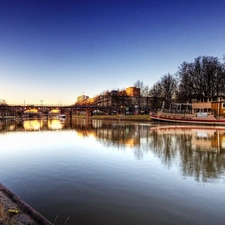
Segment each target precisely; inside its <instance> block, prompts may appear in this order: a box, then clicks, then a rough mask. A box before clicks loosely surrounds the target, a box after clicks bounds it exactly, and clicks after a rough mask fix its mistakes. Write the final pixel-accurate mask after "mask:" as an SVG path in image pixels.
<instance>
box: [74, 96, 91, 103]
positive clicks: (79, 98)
mask: <svg viewBox="0 0 225 225" xmlns="http://www.w3.org/2000/svg"><path fill="white" fill-rule="evenodd" d="M88 98H89V96H86V95H80V96H78V97H77V102H82V101H85V100H87V99H88Z"/></svg>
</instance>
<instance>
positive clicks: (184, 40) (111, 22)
mask: <svg viewBox="0 0 225 225" xmlns="http://www.w3.org/2000/svg"><path fill="white" fill-rule="evenodd" d="M224 6H225V3H224V2H222V1H213V2H212V1H197V2H196V1H192V0H191V1H188V2H186V1H178V0H172V1H165V0H164V1H163V0H161V1H146V0H143V1H133V0H130V1H128V0H122V1H117V0H114V1H111V0H109V1H104V0H99V1H88V0H84V1H66V2H65V1H50V0H48V1H43V2H42V1H40V2H28V1H25V0H21V1H20V3H18V2H17V1H13V0H7V1H6V0H3V1H1V2H0V30H1V31H0V32H1V35H0V62H1V63H0V78H1V79H0V84H1V88H0V99H3V100H6V102H7V103H8V104H23V103H25V104H33V103H34V104H38V103H41V101H42V103H43V104H65V105H69V104H73V103H74V102H76V100H77V97H78V96H80V95H87V96H89V97H94V96H96V95H98V94H100V93H101V92H102V91H104V90H114V89H124V88H126V87H131V86H133V85H134V82H135V81H137V80H141V81H143V82H144V83H145V84H146V85H148V86H149V87H151V86H153V85H154V84H155V83H156V82H157V81H158V80H160V78H161V77H162V76H163V75H165V74H168V73H170V74H175V73H176V72H177V70H178V67H179V66H180V65H181V64H182V63H183V62H184V61H187V62H192V61H193V60H194V59H195V58H196V57H198V56H205V55H206V56H214V57H218V58H219V59H222V57H223V55H224V47H223V46H224V45H223V42H224V41H223V37H224V34H225V29H224V26H223V24H224V21H225V15H224V13H223V8H224Z"/></svg>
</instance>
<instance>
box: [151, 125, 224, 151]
mask: <svg viewBox="0 0 225 225" xmlns="http://www.w3.org/2000/svg"><path fill="white" fill-rule="evenodd" d="M151 131H153V132H154V131H156V132H157V134H159V135H165V134H168V135H169V134H170V135H189V136H191V137H192V138H191V144H192V148H193V149H194V150H201V151H204V150H206V151H215V152H220V151H221V150H225V128H223V127H218V128H214V127H196V126H193V127H191V126H186V127H185V126H157V127H152V128H151Z"/></svg>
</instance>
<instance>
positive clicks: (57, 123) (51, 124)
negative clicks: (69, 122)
mask: <svg viewBox="0 0 225 225" xmlns="http://www.w3.org/2000/svg"><path fill="white" fill-rule="evenodd" d="M64 125H65V124H64V122H63V121H62V120H58V119H53V120H48V128H49V129H50V130H61V129H62V128H63V127H64Z"/></svg>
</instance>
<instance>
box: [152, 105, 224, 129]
mask: <svg viewBox="0 0 225 225" xmlns="http://www.w3.org/2000/svg"><path fill="white" fill-rule="evenodd" d="M150 118H151V120H152V121H158V122H172V123H186V124H201V125H214V126H216V125H220V126H221V125H222V126H225V101H215V102H195V103H172V104H171V105H170V108H169V109H165V108H162V109H161V110H159V111H158V112H156V113H154V112H151V113H150Z"/></svg>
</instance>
